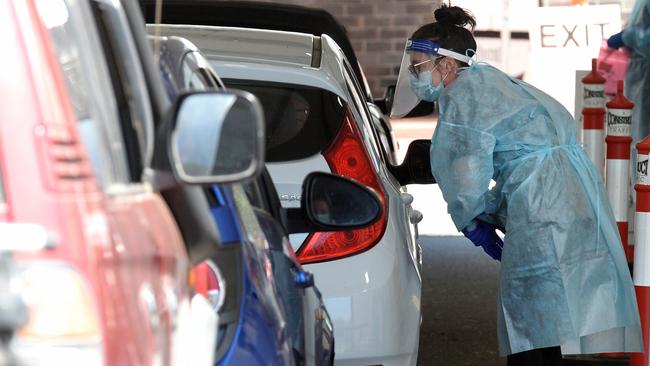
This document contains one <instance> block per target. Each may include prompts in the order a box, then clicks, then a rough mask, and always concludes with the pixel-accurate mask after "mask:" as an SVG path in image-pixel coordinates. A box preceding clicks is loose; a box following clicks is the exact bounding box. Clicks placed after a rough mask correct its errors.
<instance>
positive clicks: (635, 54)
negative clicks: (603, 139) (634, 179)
mask: <svg viewBox="0 0 650 366" xmlns="http://www.w3.org/2000/svg"><path fill="white" fill-rule="evenodd" d="M607 45H608V46H609V47H610V48H620V47H623V46H626V47H627V48H628V49H630V51H631V52H630V53H631V54H630V61H629V62H628V65H627V74H626V75H625V95H626V96H627V97H628V98H629V99H630V100H632V101H633V102H634V110H633V111H632V139H633V141H632V147H633V148H634V149H635V150H634V151H636V143H637V142H639V141H640V140H642V139H644V138H645V137H646V136H647V135H648V124H649V123H650V70H649V69H648V68H649V67H650V1H649V0H637V2H636V3H635V4H634V8H633V9H632V13H630V17H629V21H628V25H627V27H626V28H625V29H624V30H623V31H622V32H620V33H617V34H615V35H613V36H611V37H610V38H609V39H608V40H607ZM632 156H633V159H634V160H636V153H633V154H632Z"/></svg>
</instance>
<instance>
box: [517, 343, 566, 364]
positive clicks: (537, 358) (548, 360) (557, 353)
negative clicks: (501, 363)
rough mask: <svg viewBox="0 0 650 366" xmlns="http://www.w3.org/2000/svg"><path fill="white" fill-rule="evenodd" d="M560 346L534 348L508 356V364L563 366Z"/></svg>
mask: <svg viewBox="0 0 650 366" xmlns="http://www.w3.org/2000/svg"><path fill="white" fill-rule="evenodd" d="M561 365H562V351H561V350H560V347H549V348H539V349H533V350H530V351H526V352H521V353H515V354H514V355H510V356H508V366H561Z"/></svg>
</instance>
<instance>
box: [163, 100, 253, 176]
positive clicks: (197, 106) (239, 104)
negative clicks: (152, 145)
mask: <svg viewBox="0 0 650 366" xmlns="http://www.w3.org/2000/svg"><path fill="white" fill-rule="evenodd" d="M173 118H174V127H173V130H172V132H171V136H170V139H169V140H170V141H169V144H170V149H169V151H171V157H172V167H173V170H174V173H175V174H176V176H177V177H178V178H179V179H180V180H181V181H182V182H184V183H189V184H218V183H232V182H238V181H242V180H246V179H249V178H253V177H255V176H256V175H257V174H259V173H260V172H261V171H262V169H263V168H264V151H265V150H264V117H263V114H262V108H261V106H260V104H259V102H258V101H257V99H256V98H255V97H254V96H253V95H252V94H250V93H247V92H243V91H227V92H225V91H208V92H194V93H189V94H183V95H181V96H180V97H179V98H178V100H177V102H176V105H175V109H174V114H173Z"/></svg>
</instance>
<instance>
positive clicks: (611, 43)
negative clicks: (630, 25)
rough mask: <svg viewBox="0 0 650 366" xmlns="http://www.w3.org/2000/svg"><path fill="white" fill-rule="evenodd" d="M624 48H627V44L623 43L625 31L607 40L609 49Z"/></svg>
mask: <svg viewBox="0 0 650 366" xmlns="http://www.w3.org/2000/svg"><path fill="white" fill-rule="evenodd" d="M623 46H625V42H624V41H623V31H621V32H618V33H616V34H614V35H613V36H611V37H609V39H608V40H607V47H609V48H615V49H619V48H621V47H623Z"/></svg>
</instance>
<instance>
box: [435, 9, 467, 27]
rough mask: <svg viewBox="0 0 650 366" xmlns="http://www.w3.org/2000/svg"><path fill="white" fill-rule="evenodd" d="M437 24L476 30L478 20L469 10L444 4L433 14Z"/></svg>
mask: <svg viewBox="0 0 650 366" xmlns="http://www.w3.org/2000/svg"><path fill="white" fill-rule="evenodd" d="M433 14H434V17H435V18H436V22H438V23H441V24H450V25H455V26H458V27H465V26H468V25H469V27H470V29H471V30H474V27H475V26H476V19H474V16H472V14H470V13H469V12H468V11H467V10H465V9H463V8H461V7H458V6H450V5H447V4H442V5H441V6H440V7H439V8H438V9H436V11H434V12H433Z"/></svg>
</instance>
